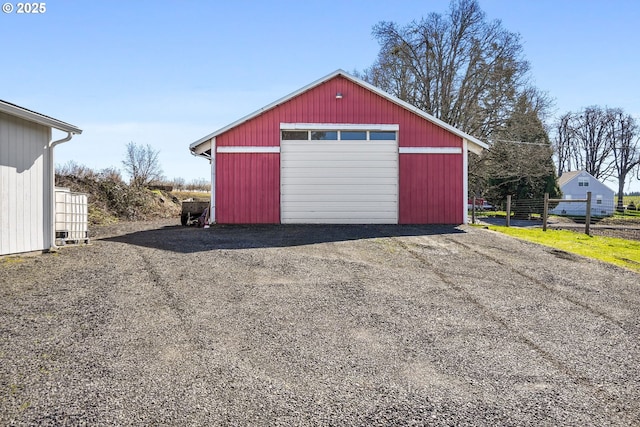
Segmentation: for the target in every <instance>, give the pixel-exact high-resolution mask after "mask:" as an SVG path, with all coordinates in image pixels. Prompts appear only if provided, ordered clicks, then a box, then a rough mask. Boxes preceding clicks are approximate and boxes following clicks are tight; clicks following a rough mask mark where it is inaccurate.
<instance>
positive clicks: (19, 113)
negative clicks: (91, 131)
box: [0, 101, 82, 135]
mask: <svg viewBox="0 0 640 427" xmlns="http://www.w3.org/2000/svg"><path fill="white" fill-rule="evenodd" d="M0 111H2V112H4V113H7V114H11V115H12V116H16V117H19V118H21V119H24V120H28V121H30V122H35V123H38V124H41V125H44V126H48V127H52V128H54V129H58V130H61V131H63V132H69V133H71V134H74V135H80V134H81V133H82V129H80V128H78V127H76V126H74V125H72V124H69V123H65V122H63V121H60V120H57V119H54V118H53V117H48V116H45V115H43V114H40V113H36V112H35V111H31V110H27V109H26V108H22V107H20V106H18V105H14V104H10V103H7V102H4V101H0Z"/></svg>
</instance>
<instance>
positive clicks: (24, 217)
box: [0, 100, 82, 256]
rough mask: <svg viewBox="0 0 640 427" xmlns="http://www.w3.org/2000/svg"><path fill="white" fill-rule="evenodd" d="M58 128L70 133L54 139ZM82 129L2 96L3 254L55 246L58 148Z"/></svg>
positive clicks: (0, 214) (0, 212)
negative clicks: (55, 169) (55, 189)
mask: <svg viewBox="0 0 640 427" xmlns="http://www.w3.org/2000/svg"><path fill="white" fill-rule="evenodd" d="M53 129H57V130H60V131H62V132H66V133H67V136H66V137H64V138H62V139H58V140H55V141H54V140H52V135H53ZM81 133H82V130H81V129H79V128H77V127H76V126H74V125H71V124H68V123H65V122H62V121H60V120H57V119H54V118H52V117H48V116H45V115H43V114H40V113H36V112H35V111H31V110H28V109H26V108H23V107H20V106H18V105H15V104H12V103H10V102H6V101H2V100H0V256H2V255H8V254H16V253H23V252H33V251H46V250H49V249H51V248H52V247H54V246H55V207H54V203H55V198H54V180H55V177H54V163H53V150H54V147H55V146H56V145H58V144H60V143H63V142H66V141H69V140H70V139H71V138H72V137H73V135H77V134H81Z"/></svg>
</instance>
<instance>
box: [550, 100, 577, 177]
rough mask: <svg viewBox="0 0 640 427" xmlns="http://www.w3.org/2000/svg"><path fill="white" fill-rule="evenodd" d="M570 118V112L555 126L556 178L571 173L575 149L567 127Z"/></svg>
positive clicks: (569, 129)
mask: <svg viewBox="0 0 640 427" xmlns="http://www.w3.org/2000/svg"><path fill="white" fill-rule="evenodd" d="M571 116H572V113H570V112H569V113H565V114H563V115H562V116H561V117H560V120H559V121H558V123H557V125H556V138H555V143H554V149H555V154H556V157H557V159H558V176H561V175H562V174H563V173H564V172H569V171H571V164H572V159H573V149H574V148H575V147H574V144H573V139H572V137H571V128H570V127H569V123H570V121H571Z"/></svg>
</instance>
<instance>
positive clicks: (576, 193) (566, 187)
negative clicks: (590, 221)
mask: <svg viewBox="0 0 640 427" xmlns="http://www.w3.org/2000/svg"><path fill="white" fill-rule="evenodd" d="M558 185H559V186H560V190H561V191H562V198H563V199H586V198H587V192H589V191H590V192H591V216H595V217H598V216H610V215H613V212H614V208H615V205H614V196H615V192H614V191H613V190H612V189H610V188H609V187H607V186H606V185H604V184H603V183H601V182H600V181H598V180H597V179H596V178H595V177H594V176H593V175H591V174H590V173H588V172H586V171H574V172H565V173H563V174H562V176H561V177H560V178H559V179H558ZM586 209H587V206H586V203H577V202H573V203H567V202H560V203H558V206H556V207H555V208H554V209H552V210H550V213H552V214H555V215H570V216H585V215H586Z"/></svg>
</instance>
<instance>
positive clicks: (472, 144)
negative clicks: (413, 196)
mask: <svg viewBox="0 0 640 427" xmlns="http://www.w3.org/2000/svg"><path fill="white" fill-rule="evenodd" d="M337 76H342V77H344V78H346V79H347V80H351V81H352V82H353V83H355V84H357V85H360V86H362V87H364V88H366V89H368V90H370V91H371V92H374V93H376V94H378V95H380V96H381V97H383V98H385V99H387V100H388V101H391V102H393V103H394V104H397V105H399V106H401V107H403V108H405V109H406V110H409V111H411V112H413V113H415V114H417V115H418V116H420V117H422V118H423V119H425V120H428V121H430V122H431V123H433V124H435V125H437V126H440V127H441V128H444V129H446V130H448V131H449V132H451V133H453V134H454V135H457V136H459V137H461V138H463V139H465V140H467V141H468V142H469V150H470V151H472V152H476V153H479V152H480V151H482V150H483V149H485V148H489V146H488V145H487V144H486V143H484V142H482V141H480V140H479V139H477V138H475V137H473V136H471V135H469V134H467V133H465V132H462V131H461V130H460V129H457V128H455V127H453V126H451V125H450V124H448V123H445V122H443V121H442V120H440V119H437V118H435V117H434V116H432V115H431V114H429V113H426V112H424V111H422V110H420V109H419V108H416V107H415V106H413V105H411V104H409V103H408V102H405V101H403V100H401V99H400V98H396V97H395V96H393V95H391V94H389V93H387V92H385V91H383V90H382V89H379V88H377V87H375V86H373V85H372V84H369V83H367V82H365V81H364V80H361V79H359V78H357V77H354V76H352V75H350V74H348V73H347V72H346V71H344V70H341V69H338V70H336V71H334V72H333V73H330V74H328V75H326V76H324V77H322V78H320V79H318V80H316V81H315V82H312V83H310V84H308V85H306V86H304V87H302V88H300V89H298V90H296V91H294V92H291V93H290V94H289V95H286V96H284V97H282V98H280V99H278V100H276V101H274V102H272V103H271V104H269V105H266V106H265V107H262V108H260V109H259V110H256V111H254V112H253V113H251V114H249V115H247V116H244V117H242V118H241V119H239V120H236V121H235V122H233V123H231V124H229V125H227V126H225V127H222V128H220V129H218V130H217V131H215V132H213V133H210V134H209V135H207V136H205V137H202V138H200V139H199V140H197V141H196V142H194V143H192V144H191V145H189V149H190V150H191V152H192V153H193V154H198V155H199V154H200V153H201V150H198V147H199V146H200V145H202V144H204V143H207V142H209V141H210V140H211V139H213V138H215V137H216V136H218V135H220V134H223V133H225V132H226V131H228V130H230V129H233V128H235V127H236V126H239V125H241V124H242V123H244V122H247V121H249V120H251V119H253V118H254V117H257V116H259V115H260V114H262V113H264V112H266V111H269V110H271V109H272V108H275V107H277V106H278V105H280V104H284V103H285V102H287V101H289V100H290V99H292V98H295V97H296V96H298V95H301V94H303V93H304V92H307V91H308V90H311V89H313V88H314V87H316V86H319V85H321V84H322V83H325V82H327V81H329V80H331V79H333V78H335V77H337Z"/></svg>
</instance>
